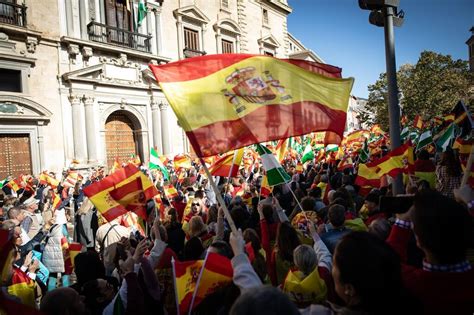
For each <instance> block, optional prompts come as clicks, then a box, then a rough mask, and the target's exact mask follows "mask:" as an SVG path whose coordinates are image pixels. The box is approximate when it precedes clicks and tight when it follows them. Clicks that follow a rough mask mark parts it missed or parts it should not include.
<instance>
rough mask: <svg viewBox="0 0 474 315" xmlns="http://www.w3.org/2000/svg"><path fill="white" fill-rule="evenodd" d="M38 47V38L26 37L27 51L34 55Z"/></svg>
mask: <svg viewBox="0 0 474 315" xmlns="http://www.w3.org/2000/svg"><path fill="white" fill-rule="evenodd" d="M36 45H38V38H36V37H32V36H27V37H26V50H27V51H28V52H29V53H30V54H34V53H35V52H36Z"/></svg>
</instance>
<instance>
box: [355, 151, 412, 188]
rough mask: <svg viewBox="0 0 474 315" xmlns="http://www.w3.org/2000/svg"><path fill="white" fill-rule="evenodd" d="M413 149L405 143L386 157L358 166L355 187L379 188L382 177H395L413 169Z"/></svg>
mask: <svg viewBox="0 0 474 315" xmlns="http://www.w3.org/2000/svg"><path fill="white" fill-rule="evenodd" d="M413 164H414V158H413V147H412V145H411V143H406V144H404V145H402V146H400V147H398V148H396V149H395V150H393V151H392V152H390V153H389V154H387V155H386V156H384V157H382V158H380V159H378V160H375V161H373V162H370V163H367V164H359V171H358V173H357V178H356V181H355V183H356V185H359V186H372V187H379V186H380V179H381V177H382V176H383V175H390V176H391V177H394V176H397V175H398V174H399V173H401V172H410V171H412V169H413Z"/></svg>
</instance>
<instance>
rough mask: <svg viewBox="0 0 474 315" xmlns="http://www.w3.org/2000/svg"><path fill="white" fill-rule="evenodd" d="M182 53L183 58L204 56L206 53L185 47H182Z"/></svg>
mask: <svg viewBox="0 0 474 315" xmlns="http://www.w3.org/2000/svg"><path fill="white" fill-rule="evenodd" d="M183 54H184V57H185V58H192V57H198V56H204V55H206V52H205V51H201V50H195V49H191V48H187V47H186V48H184V49H183Z"/></svg>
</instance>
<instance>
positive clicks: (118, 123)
mask: <svg viewBox="0 0 474 315" xmlns="http://www.w3.org/2000/svg"><path fill="white" fill-rule="evenodd" d="M105 145H106V148H107V166H108V167H109V169H110V168H111V167H112V165H113V164H114V161H115V159H118V161H119V163H123V162H127V161H128V160H130V157H131V156H132V155H133V154H134V155H138V152H137V147H138V144H137V139H136V136H135V133H134V127H133V123H132V122H131V121H130V119H129V118H128V117H127V116H126V114H124V113H121V112H114V113H112V114H111V115H110V116H109V118H107V121H106V123H105Z"/></svg>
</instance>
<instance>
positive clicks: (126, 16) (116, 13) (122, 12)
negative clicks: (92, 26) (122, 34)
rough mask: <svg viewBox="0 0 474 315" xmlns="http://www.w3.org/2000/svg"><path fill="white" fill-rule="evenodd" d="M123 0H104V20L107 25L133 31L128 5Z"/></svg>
mask: <svg viewBox="0 0 474 315" xmlns="http://www.w3.org/2000/svg"><path fill="white" fill-rule="evenodd" d="M128 3H129V2H128V1H124V0H105V12H106V21H107V25H108V26H112V27H117V28H120V29H122V30H126V31H133V27H132V26H133V23H131V22H132V13H131V12H130V5H129V4H128Z"/></svg>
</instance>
